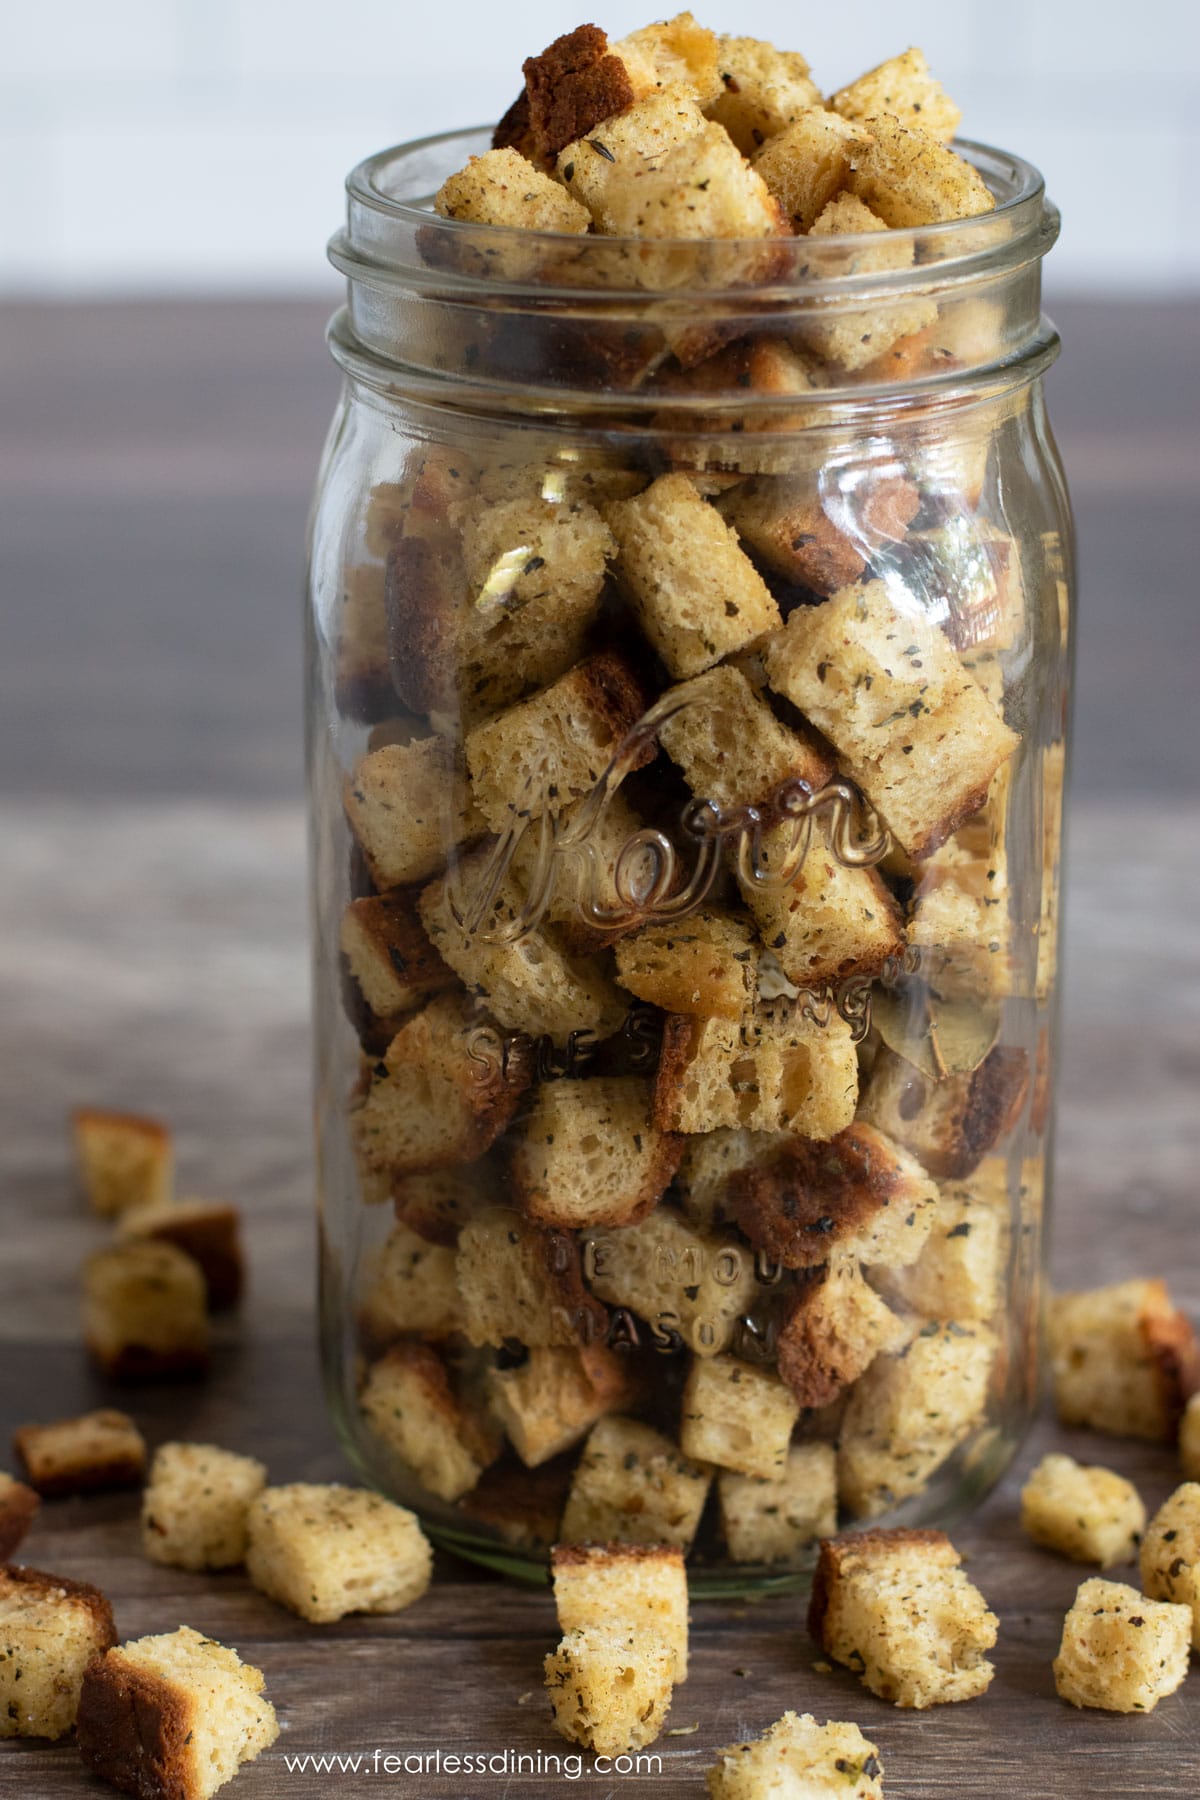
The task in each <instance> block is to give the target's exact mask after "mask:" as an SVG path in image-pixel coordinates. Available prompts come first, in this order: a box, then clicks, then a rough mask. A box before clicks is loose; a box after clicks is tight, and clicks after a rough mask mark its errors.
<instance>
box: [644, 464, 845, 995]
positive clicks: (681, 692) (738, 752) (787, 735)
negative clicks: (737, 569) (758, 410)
mask: <svg viewBox="0 0 1200 1800" xmlns="http://www.w3.org/2000/svg"><path fill="white" fill-rule="evenodd" d="M733 491H734V492H735V493H736V492H737V490H736V489H734V490H733ZM660 704H661V705H663V706H669V705H674V706H675V707H676V708H677V710H676V711H675V712H673V713H672V715H671V716H670V717H669V718H667V719H666V720H665V722H664V723H663V724H662V725H661V726H660V727H659V732H658V741H659V743H660V744H661V745H662V747H663V749H664V750H665V751H666V753H667V755H668V756H669V757H670V758H671V761H672V762H674V763H678V765H679V767H680V769H681V770H682V771H683V778H684V780H685V781H686V782H687V784H688V786H689V787H690V788H691V790H692V792H693V794H695V795H696V796H697V798H698V799H702V800H711V801H713V802H714V803H715V804H716V805H717V806H719V807H720V808H721V809H722V810H723V811H724V810H727V809H733V808H735V807H740V806H757V807H761V808H765V809H766V810H767V811H768V813H769V812H770V802H771V799H772V797H773V795H774V794H775V791H776V789H778V788H781V787H783V786H784V784H785V783H790V782H803V783H804V785H805V786H806V787H807V788H809V789H811V791H812V792H814V793H815V792H816V791H817V790H818V789H819V788H823V787H824V786H825V784H826V782H827V781H828V780H829V779H830V777H831V776H832V774H833V772H834V765H833V761H832V758H831V757H830V755H829V752H828V751H827V750H826V749H824V748H823V747H822V746H821V745H819V744H818V743H817V742H816V740H815V739H814V738H813V737H812V736H811V735H809V733H807V732H802V731H796V730H795V729H793V728H792V727H791V726H788V725H784V724H782V723H781V722H780V721H779V720H778V719H777V718H776V717H775V714H774V713H773V712H772V711H771V709H770V707H769V706H768V705H767V704H766V702H765V701H764V700H761V699H759V697H758V696H757V695H756V694H755V692H754V689H753V688H752V687H751V685H750V683H749V681H748V680H747V679H746V677H745V675H743V674H742V672H741V670H740V669H734V668H730V667H729V666H728V665H723V666H721V667H719V668H716V669H709V670H707V671H706V673H705V674H703V675H697V676H694V677H693V679H692V680H691V681H686V682H683V683H682V684H681V685H680V686H679V687H675V688H670V689H669V690H668V691H667V693H666V694H665V695H664V696H663V699H662V702H660ZM681 1010H686V1009H681Z"/></svg>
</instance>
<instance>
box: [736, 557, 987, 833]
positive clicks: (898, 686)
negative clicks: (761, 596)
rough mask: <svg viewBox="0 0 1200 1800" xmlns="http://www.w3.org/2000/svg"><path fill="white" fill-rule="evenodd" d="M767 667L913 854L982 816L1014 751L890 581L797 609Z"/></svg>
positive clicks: (982, 700) (978, 694)
mask: <svg viewBox="0 0 1200 1800" xmlns="http://www.w3.org/2000/svg"><path fill="white" fill-rule="evenodd" d="M766 660H767V673H768V675H769V677H770V681H771V685H772V686H773V687H774V688H776V689H777V690H778V691H779V692H780V693H783V694H786V696H787V698H788V699H789V700H791V701H792V702H793V703H794V704H795V705H796V706H798V707H799V708H800V710H801V712H803V713H804V714H805V716H806V717H807V718H808V719H810V720H811V721H812V723H813V724H814V725H815V726H816V727H817V729H818V730H819V731H823V732H824V733H825V736H826V737H828V738H829V739H830V741H831V742H832V743H833V744H834V745H835V746H836V748H837V750H838V751H839V753H840V755H841V756H842V758H843V759H844V761H845V764H846V768H847V770H848V772H849V773H850V775H851V776H852V777H853V779H854V780H855V781H856V782H857V783H858V785H859V786H860V787H861V788H862V789H863V792H864V793H865V794H866V796H867V798H868V799H869V800H870V801H871V803H872V805H874V806H876V807H877V808H878V809H879V811H880V812H881V813H882V815H883V817H884V818H885V819H886V821H887V823H888V825H889V826H890V827H891V829H892V832H893V834H894V835H895V837H896V838H897V839H898V840H899V842H900V843H901V844H902V845H903V847H904V849H905V850H906V851H907V852H908V854H909V855H910V856H911V857H914V858H918V859H919V858H921V857H925V856H928V855H929V854H930V853H931V852H932V851H934V850H936V849H937V847H938V845H939V844H942V843H944V842H945V841H946V839H947V838H948V837H949V836H950V834H951V832H952V831H955V830H956V829H957V828H958V826H959V825H961V824H962V822H963V820H964V819H968V818H970V816H971V814H972V813H975V812H978V811H979V808H980V807H981V806H982V805H983V803H984V801H985V800H986V799H987V794H988V789H989V788H990V786H991V784H992V778H993V777H994V775H995V773H996V770H997V769H998V768H999V767H1000V765H1001V763H1003V762H1004V761H1006V760H1007V758H1008V757H1009V756H1011V755H1012V753H1013V751H1014V749H1015V748H1016V745H1017V738H1016V735H1015V734H1014V733H1013V732H1012V731H1010V730H1009V728H1008V726H1007V725H1006V724H1005V723H1004V721H1003V719H1002V718H1001V717H1000V716H999V714H998V713H997V712H996V711H995V709H994V708H993V707H992V705H991V703H990V702H989V701H988V699H987V698H986V696H985V695H984V693H983V691H982V689H981V688H980V687H979V686H978V684H977V683H976V682H975V681H974V680H972V678H971V676H970V675H968V674H967V672H966V670H965V669H964V668H963V666H962V664H961V662H960V661H959V659H958V657H957V656H956V655H955V653H954V651H953V649H952V648H951V646H950V645H949V644H948V643H947V641H946V638H945V635H944V634H943V633H942V632H941V631H940V630H939V628H938V627H937V626H936V625H933V624H931V623H930V622H929V620H928V619H927V618H926V617H925V616H924V614H923V613H922V611H921V608H920V605H919V604H918V603H917V602H916V601H914V600H913V599H912V597H911V596H910V595H908V594H907V593H906V594H905V598H904V601H903V603H902V604H901V603H898V601H897V599H896V597H895V589H894V588H889V586H888V585H887V584H886V583H885V582H883V581H871V582H868V583H867V584H866V586H863V587H849V588H843V589H842V591H841V592H840V593H838V594H835V595H834V597H833V599H832V600H827V601H825V603H824V604H823V605H822V606H811V607H810V606H800V607H797V608H796V610H795V611H794V612H793V613H792V615H791V618H790V619H789V620H788V622H787V625H786V626H785V627H784V629H783V631H781V632H780V633H779V634H778V636H777V637H775V638H774V639H773V640H772V642H771V644H770V645H769V646H768V648H767V653H766Z"/></svg>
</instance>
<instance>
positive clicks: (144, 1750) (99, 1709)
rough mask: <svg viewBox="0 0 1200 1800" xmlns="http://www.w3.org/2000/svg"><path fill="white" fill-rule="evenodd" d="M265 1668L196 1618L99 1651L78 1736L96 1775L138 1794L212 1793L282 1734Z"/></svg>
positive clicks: (194, 1796) (164, 1798)
mask: <svg viewBox="0 0 1200 1800" xmlns="http://www.w3.org/2000/svg"><path fill="white" fill-rule="evenodd" d="M263 1686H264V1682H263V1677H262V1673H261V1671H260V1670H258V1669H256V1668H254V1667H252V1666H251V1664H249V1663H244V1662H243V1661H242V1659H241V1657H240V1656H239V1655H238V1653H237V1651H236V1650H231V1649H229V1648H228V1647H227V1646H226V1645H225V1644H219V1643H217V1642H216V1640H215V1639H214V1638H208V1637H202V1636H201V1634H200V1633H199V1632H198V1631H193V1630H191V1628H190V1627H189V1626H187V1625H181V1626H180V1627H179V1630H178V1631H172V1632H169V1633H166V1634H164V1635H163V1636H160V1637H143V1638H135V1639H134V1640H133V1641H132V1642H131V1643H127V1644H122V1645H120V1646H119V1647H118V1648H116V1649H110V1650H108V1651H106V1652H105V1653H104V1654H103V1655H100V1656H98V1657H96V1658H95V1659H94V1661H93V1662H92V1663H91V1664H90V1665H89V1667H88V1669H87V1672H86V1674H85V1675H84V1678H83V1688H82V1692H81V1694H80V1697H79V1717H78V1721H77V1736H78V1740H79V1751H80V1754H81V1756H82V1757H83V1761H84V1764H85V1766H86V1767H87V1768H88V1769H90V1770H91V1772H92V1774H93V1775H98V1776H99V1777H100V1778H101V1780H103V1781H107V1782H109V1783H110V1784H111V1785H112V1786H113V1787H116V1788H120V1789H121V1790H122V1791H123V1792H124V1793H127V1794H134V1795H137V1796H138V1800H209V1796H210V1795H211V1794H215V1793H216V1792H217V1789H218V1788H222V1787H224V1786H225V1783H226V1782H227V1781H232V1780H233V1778H234V1776H235V1775H236V1774H237V1772H238V1770H239V1769H240V1768H242V1767H243V1766H244V1765H245V1764H246V1763H250V1762H253V1761H254V1760H255V1758H256V1757H258V1756H260V1755H261V1754H262V1752H263V1751H264V1750H267V1749H269V1748H270V1746H271V1745H272V1744H273V1743H274V1742H275V1740H276V1738H277V1737H278V1736H279V1722H278V1720H277V1719H276V1717H275V1708H274V1707H273V1706H272V1705H271V1703H270V1701H269V1700H267V1699H266V1698H265V1697H264V1695H263Z"/></svg>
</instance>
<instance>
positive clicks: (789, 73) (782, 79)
mask: <svg viewBox="0 0 1200 1800" xmlns="http://www.w3.org/2000/svg"><path fill="white" fill-rule="evenodd" d="M719 42H720V74H721V92H720V94H719V95H718V96H717V98H716V99H715V100H711V101H709V103H708V105H707V106H706V107H705V109H704V110H705V112H706V113H707V115H708V117H709V118H710V119H715V120H716V121H717V123H718V124H719V125H723V126H724V127H725V129H726V131H727V132H728V133H729V135H730V137H731V138H732V139H733V141H734V143H735V144H736V145H737V147H738V149H739V150H740V151H741V153H742V155H743V156H753V155H754V154H755V152H756V151H758V150H761V148H762V146H763V145H764V144H765V143H766V141H767V139H768V138H773V137H775V136H776V134H777V133H778V132H781V131H783V130H784V128H785V127H786V126H788V125H791V124H792V123H793V122H794V121H795V120H796V119H798V118H799V117H800V115H801V113H804V112H808V111H809V109H810V108H811V107H814V106H820V104H821V90H820V88H818V86H817V84H816V82H815V81H814V80H813V79H812V76H811V75H810V74H809V72H808V64H807V63H806V62H805V60H804V58H803V57H802V56H801V55H800V54H799V52H798V51H795V50H777V49H776V48H775V46H774V44H768V43H764V41H763V40H762V39H761V38H751V37H722V38H721V39H720V40H719Z"/></svg>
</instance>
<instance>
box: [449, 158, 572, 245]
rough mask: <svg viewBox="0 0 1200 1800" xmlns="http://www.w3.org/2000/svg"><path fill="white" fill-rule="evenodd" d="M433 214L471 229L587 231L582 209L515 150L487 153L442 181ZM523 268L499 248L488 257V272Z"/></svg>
mask: <svg viewBox="0 0 1200 1800" xmlns="http://www.w3.org/2000/svg"><path fill="white" fill-rule="evenodd" d="M433 210H434V211H435V212H436V213H437V214H438V215H439V216H440V217H441V218H443V219H461V220H464V221H465V222H466V223H468V224H471V225H511V226H515V227H516V228H517V229H518V230H521V231H561V232H568V233H572V232H573V233H581V232H585V231H588V230H590V229H591V223H592V221H591V216H590V214H589V213H588V210H587V207H586V206H580V204H579V202H578V200H572V198H571V196H570V194H568V193H565V192H564V191H563V188H562V186H561V185H560V183H559V182H557V181H552V180H551V178H550V176H549V175H546V174H543V172H542V170H541V169H538V168H535V167H534V165H533V164H532V163H531V162H528V161H526V159H525V157H523V156H519V155H518V154H517V152H516V151H515V150H513V149H503V150H485V151H484V153H483V155H482V156H473V157H472V158H471V160H470V161H469V162H468V164H467V166H466V168H465V169H460V170H459V171H458V173H457V175H451V176H450V177H449V179H448V180H447V181H444V182H443V183H442V185H441V187H440V188H439V189H438V191H437V193H436V195H435V196H434V202H433ZM524 266H525V265H524V264H523V263H520V262H517V263H516V264H514V263H513V262H512V260H511V257H510V256H506V255H504V254H503V253H502V252H501V251H500V250H499V248H497V249H496V250H495V251H494V252H493V253H492V256H491V257H490V258H489V269H488V270H485V271H484V272H492V273H496V274H503V275H509V276H513V275H516V274H517V273H519V272H520V270H521V269H522V268H523V267H524Z"/></svg>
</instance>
